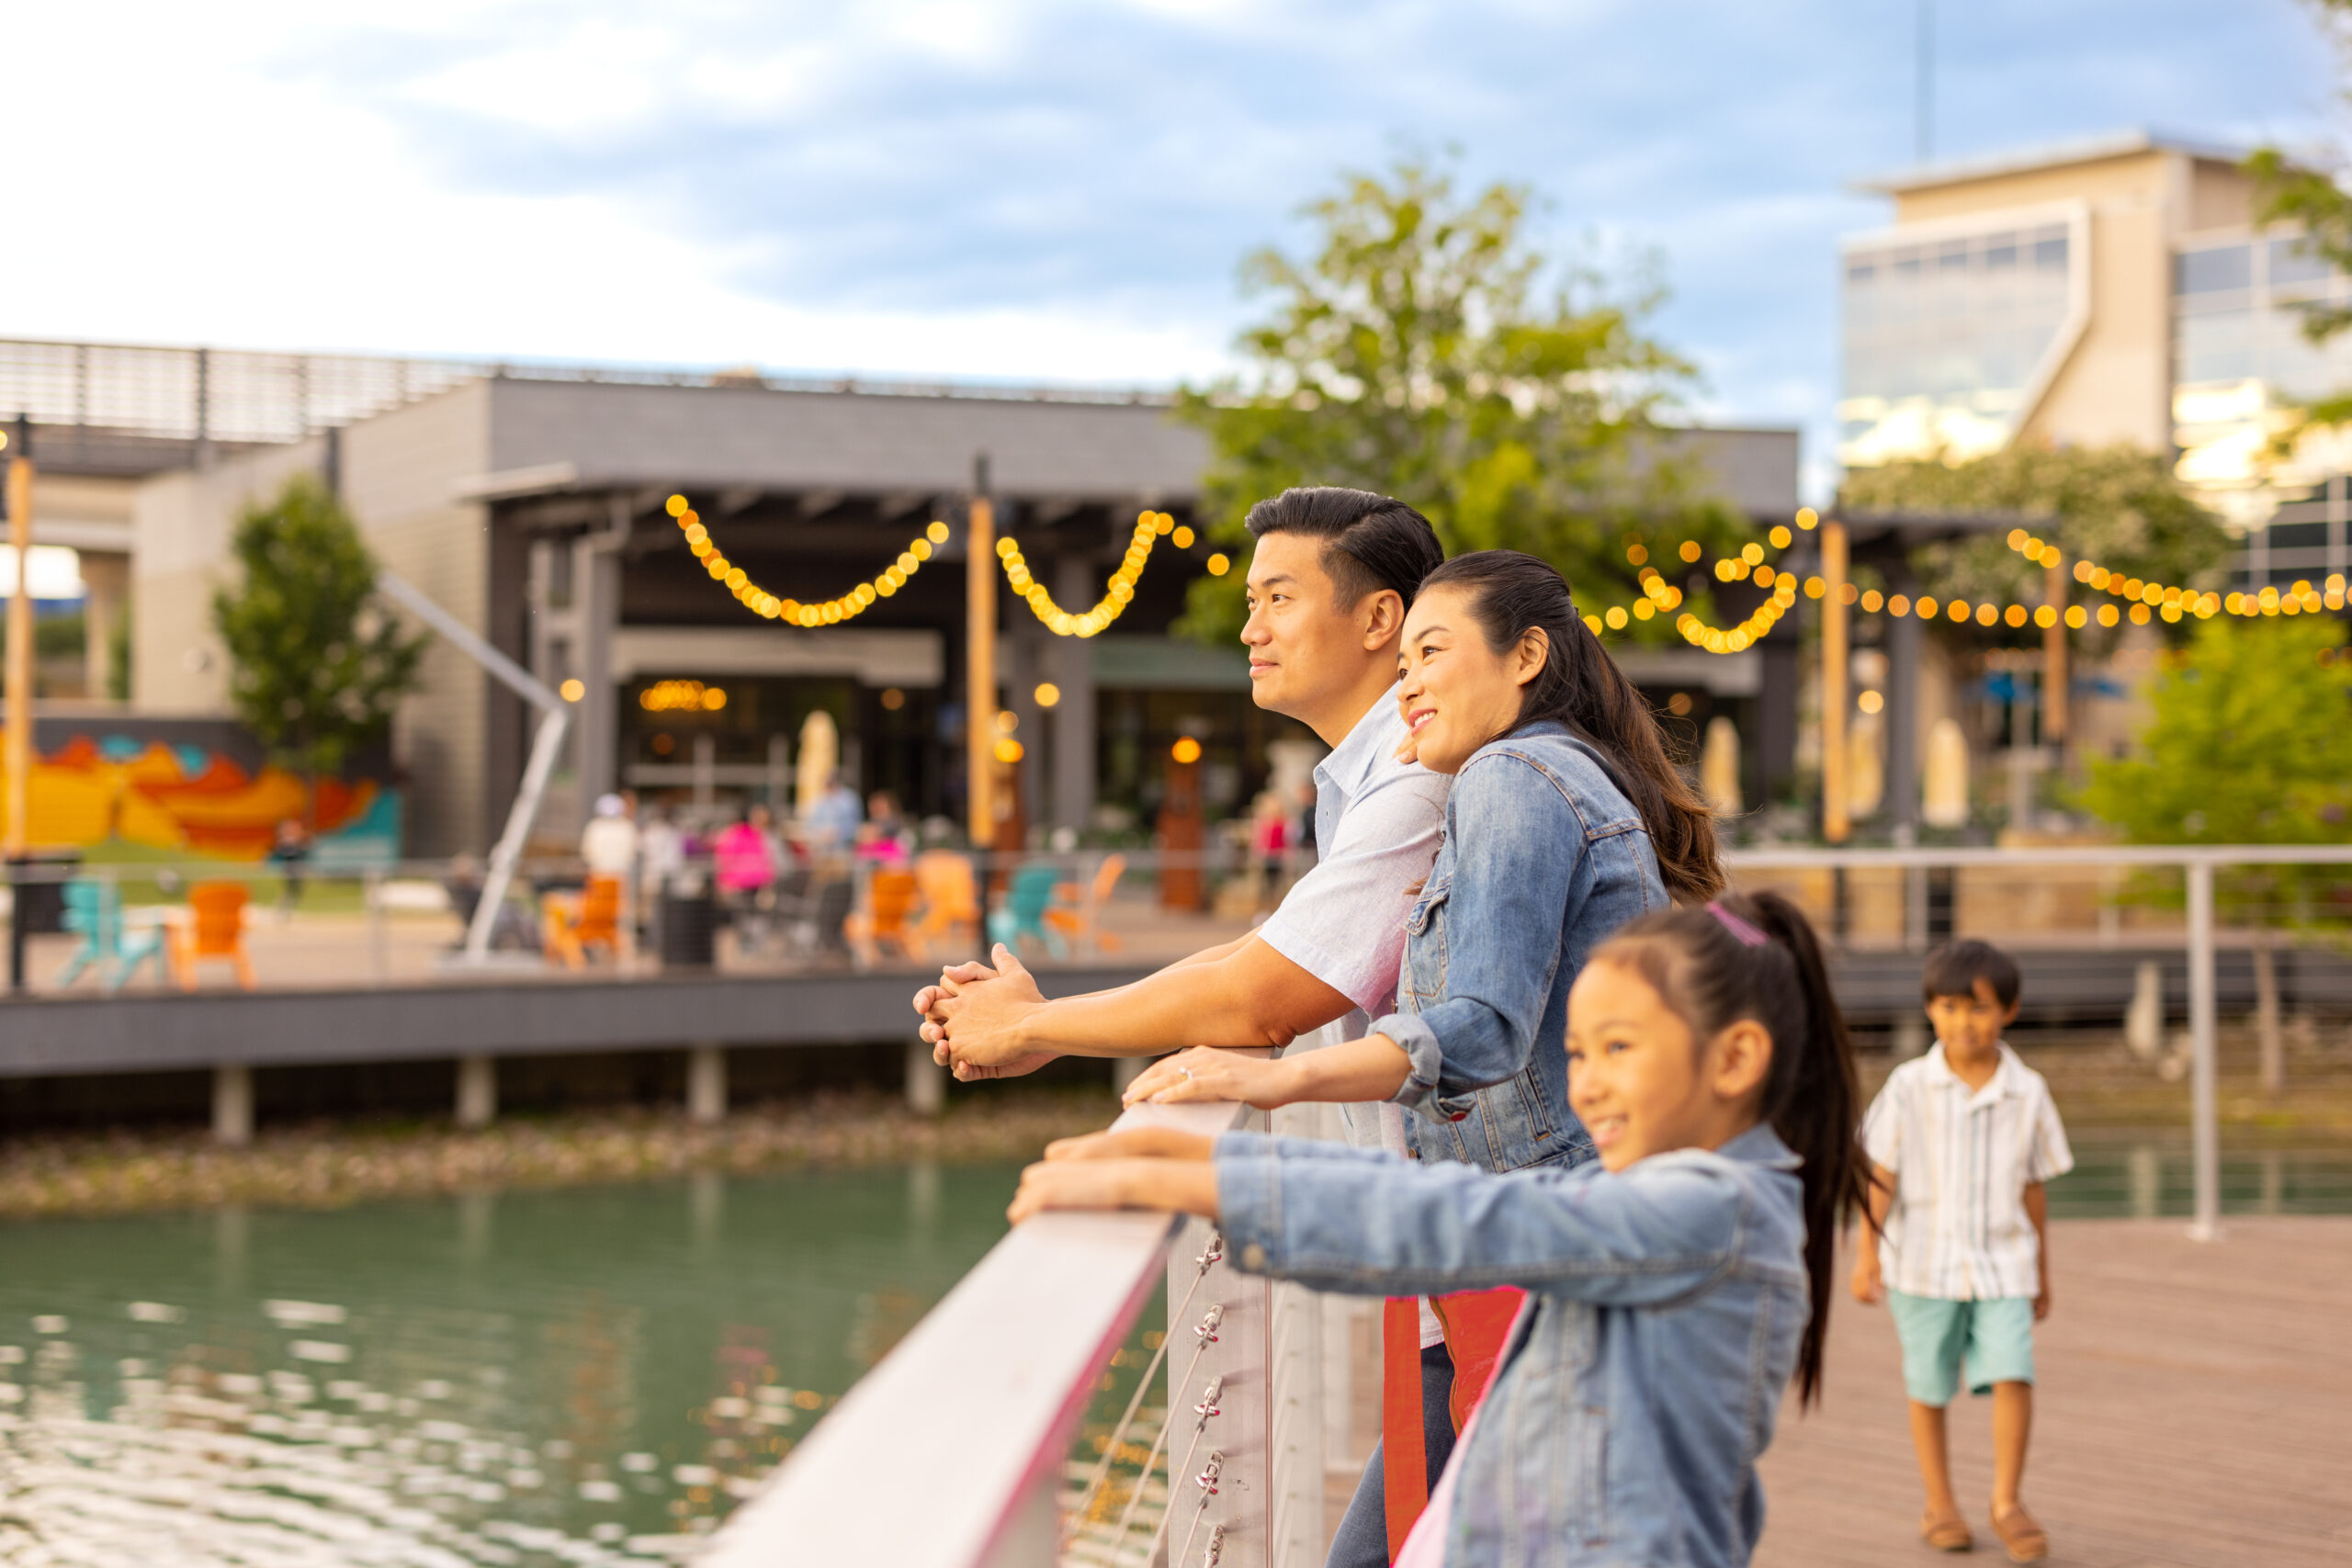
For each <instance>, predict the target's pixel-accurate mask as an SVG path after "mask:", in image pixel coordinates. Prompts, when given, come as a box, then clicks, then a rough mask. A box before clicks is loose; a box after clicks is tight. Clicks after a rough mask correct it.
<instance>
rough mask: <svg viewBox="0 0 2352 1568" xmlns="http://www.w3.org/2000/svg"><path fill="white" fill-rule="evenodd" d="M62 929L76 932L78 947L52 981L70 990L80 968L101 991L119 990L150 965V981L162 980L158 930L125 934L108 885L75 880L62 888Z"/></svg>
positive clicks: (164, 958)
mask: <svg viewBox="0 0 2352 1568" xmlns="http://www.w3.org/2000/svg"><path fill="white" fill-rule="evenodd" d="M64 892H65V929H66V930H67V931H74V932H77V933H79V935H80V936H81V938H82V945H81V946H79V947H77V948H75V949H74V954H73V956H72V957H70V958H68V959H67V960H66V961H65V967H64V968H62V969H61V970H59V971H58V975H57V983H58V984H59V985H60V986H70V985H72V984H73V983H74V981H76V980H78V979H80V978H81V977H82V972H83V971H84V970H85V969H96V971H97V976H98V986H99V988H100V989H102V990H107V991H119V990H120V989H122V987H123V985H124V983H125V982H126V981H128V980H129V979H130V977H131V976H133V975H135V974H137V973H138V972H139V966H140V965H141V964H144V963H146V962H147V961H148V960H149V959H151V958H152V959H153V960H154V963H155V977H156V978H157V979H158V980H164V979H168V978H169V977H170V971H169V968H168V964H169V958H168V955H167V954H166V953H164V929H163V928H162V927H161V926H150V927H148V928H147V929H146V930H144V931H132V932H129V933H127V934H126V932H125V931H124V930H123V925H122V894H121V891H120V890H119V889H118V888H117V887H116V886H115V885H114V884H113V883H111V882H97V881H92V880H89V879H86V878H76V879H75V880H74V881H72V882H69V883H67V884H66V885H65V888H64Z"/></svg>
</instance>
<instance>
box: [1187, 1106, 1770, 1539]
mask: <svg viewBox="0 0 2352 1568" xmlns="http://www.w3.org/2000/svg"><path fill="white" fill-rule="evenodd" d="M1796 1168H1797V1159H1796V1156H1793V1155H1792V1154H1791V1153H1790V1152H1789V1150H1788V1148H1787V1146H1786V1145H1783V1144H1782V1143H1781V1140H1780V1139H1779V1137H1777V1136H1776V1135H1775V1134H1773V1133H1772V1131H1771V1129H1770V1128H1769V1127H1763V1126H1758V1127H1755V1128H1751V1129H1750V1130H1748V1131H1747V1132H1746V1133H1744V1134H1740V1135H1739V1136H1738V1137H1736V1138H1734V1139H1733V1140H1732V1141H1731V1142H1729V1143H1727V1144H1725V1145H1724V1146H1723V1147H1722V1148H1720V1149H1717V1150H1713V1151H1712V1152H1710V1151H1707V1150H1702V1149H1685V1150H1679V1151H1678V1152H1676V1153H1673V1154H1666V1155H1656V1156H1651V1157H1650V1158H1648V1159H1645V1160H1642V1161H1640V1162H1639V1163H1637V1164H1635V1165H1634V1166H1632V1167H1630V1168H1627V1169H1626V1170H1625V1171H1623V1173H1622V1174H1617V1175H1611V1174H1610V1173H1609V1172H1608V1171H1606V1170H1604V1169H1602V1168H1600V1165H1599V1164H1598V1163H1588V1164H1584V1165H1580V1166H1577V1167H1575V1168H1569V1169H1563V1168H1556V1167H1554V1168H1544V1169H1540V1170H1525V1171H1519V1172H1515V1173H1513V1174H1510V1175H1507V1176H1493V1175H1488V1174H1487V1173H1485V1172H1482V1171H1476V1170H1472V1169H1469V1168H1466V1167H1464V1166H1462V1165H1460V1164H1453V1163H1448V1164H1439V1165H1419V1166H1416V1165H1409V1164H1406V1163H1404V1162H1402V1161H1399V1160H1397V1159H1396V1158H1395V1157H1394V1156H1389V1155H1387V1154H1385V1153H1383V1152H1381V1151H1379V1150H1367V1149H1355V1148H1350V1147H1348V1146H1346V1145H1340V1144H1327V1143H1316V1142H1311V1141H1306V1140H1299V1139H1287V1138H1285V1139H1272V1138H1266V1137H1261V1136H1259V1135H1257V1134H1248V1133H1228V1134H1226V1135H1225V1136H1224V1137H1222V1138H1220V1139H1218V1140H1217V1145H1216V1186H1217V1202H1218V1205H1219V1207H1220V1210H1221V1212H1222V1219H1221V1222H1220V1223H1221V1224H1222V1227H1223V1230H1224V1234H1225V1238H1226V1244H1227V1256H1229V1257H1231V1258H1234V1259H1235V1260H1236V1261H1237V1262H1238V1264H1239V1265H1240V1266H1241V1267H1242V1268H1244V1269H1250V1270H1253V1271H1256V1272H1260V1273H1265V1274H1271V1275H1273V1276H1275V1277H1277V1278H1280V1279H1287V1280H1298V1281H1299V1282H1300V1283H1302V1284H1305V1285H1308V1286H1311V1287H1312V1288H1314V1289H1316V1290H1320V1291H1344V1292H1352V1293H1360V1294H1378V1295H1438V1294H1443V1293H1445V1292H1452V1291H1464V1290H1482V1289H1487V1288H1490V1287H1492V1286H1496V1285H1517V1286H1519V1287H1520V1288H1521V1289H1523V1290H1525V1291H1527V1292H1529V1298H1528V1307H1527V1309H1526V1310H1524V1311H1522V1312H1521V1314H1520V1317H1519V1320H1518V1322H1517V1324H1516V1325H1514V1326H1513V1329H1512V1332H1511V1337H1510V1343H1509V1344H1508V1345H1506V1346H1505V1347H1504V1349H1503V1356H1502V1359H1501V1360H1500V1361H1499V1362H1498V1369H1499V1370H1498V1372H1497V1375H1496V1378H1495V1381H1494V1382H1493V1383H1491V1384H1490V1385H1489V1386H1488V1389H1487V1397H1486V1401H1485V1403H1484V1404H1481V1405H1480V1406H1479V1407H1478V1417H1477V1426H1476V1430H1475V1433H1474V1435H1473V1436H1472V1438H1471V1440H1470V1441H1469V1442H1468V1443H1467V1444H1466V1445H1464V1447H1462V1448H1460V1449H1457V1450H1455V1451H1454V1455H1453V1464H1454V1465H1455V1466H1456V1467H1458V1473H1457V1475H1456V1476H1455V1479H1454V1493H1453V1513H1452V1515H1451V1516H1450V1517H1448V1519H1447V1521H1446V1532H1445V1562H1446V1564H1447V1568H1468V1565H1470V1564H1477V1565H1480V1568H1519V1565H1521V1564H1524V1565H1528V1568H1536V1565H1542V1568H1685V1565H1688V1568H1730V1565H1733V1564H1739V1563H1745V1562H1747V1560H1748V1556H1749V1553H1750V1552H1751V1551H1753V1550H1754V1549H1755V1545H1756V1540H1757V1538H1758V1535H1760V1534H1761V1533H1762V1531H1763V1529H1764V1495H1763V1492H1762V1490H1761V1487H1760V1485H1759V1483H1758V1480H1757V1476H1756V1460H1757V1456H1758V1455H1759V1454H1761V1453H1762V1452H1763V1451H1764V1448H1765V1445H1766V1444H1768V1443H1769V1442H1770V1441H1771V1438H1772V1423H1773V1419H1774V1417H1775V1416H1776V1415H1777V1414H1778V1412H1779V1409H1780V1404H1781V1390H1782V1389H1783V1388H1785V1387H1786V1386H1787V1385H1788V1382H1789V1378H1790V1375H1791V1373H1792V1371H1793V1370H1794V1368H1795V1366H1796V1358H1797V1346H1798V1341H1799V1339H1800V1338H1801V1337H1802V1336H1803V1334H1804V1325H1805V1320H1806V1317H1807V1315H1808V1314H1809V1313H1810V1312H1811V1293H1810V1292H1809V1290H1808V1288H1807V1286H1806V1280H1805V1271H1804V1208H1803V1196H1802V1189H1801V1186H1800V1183H1799V1181H1798V1179H1797V1174H1796Z"/></svg>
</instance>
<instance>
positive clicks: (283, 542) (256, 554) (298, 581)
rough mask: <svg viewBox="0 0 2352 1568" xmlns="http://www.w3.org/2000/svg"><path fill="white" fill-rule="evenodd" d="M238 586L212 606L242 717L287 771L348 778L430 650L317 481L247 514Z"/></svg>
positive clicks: (237, 538)
mask: <svg viewBox="0 0 2352 1568" xmlns="http://www.w3.org/2000/svg"><path fill="white" fill-rule="evenodd" d="M229 548H230V553H231V554H232V555H233V556H234V557H235V558H236V561H237V565H238V567H239V569H240V581H238V582H237V584H236V585H235V587H234V588H233V589H226V588H224V589H221V590H220V591H219V592H215V593H214V594H213V596H212V624H213V626H214V628H215V629H216V630H217V631H218V632H219V633H220V640H221V642H222V643H223V644H224V645H226V647H227V648H228V650H229V660H230V664H231V669H230V674H229V696H230V700H231V701H232V703H233V704H234V705H236V710H237V716H238V717H240V718H242V719H243V721H244V722H245V725H246V726H247V728H251V729H252V730H253V732H254V735H255V736H256V737H258V738H259V739H260V740H261V742H262V744H263V745H265V746H266V747H267V748H268V749H269V750H270V752H271V754H272V755H273V756H274V757H276V758H277V760H279V761H282V762H285V763H286V764H288V766H291V767H294V768H297V769H299V770H300V771H301V772H303V773H307V774H309V775H311V777H313V778H315V777H318V776H320V775H322V774H328V773H336V772H339V771H340V770H341V769H342V767H343V765H344V764H345V762H346V761H348V760H349V759H350V756H351V753H352V752H353V751H354V750H356V749H358V748H359V747H361V746H364V745H366V744H367V743H368V742H369V741H371V740H374V739H378V738H379V737H381V736H382V735H383V734H384V733H385V731H386V729H387V728H389V727H390V724H391V717H392V709H393V707H394V706H395V705H397V704H398V703H399V701H400V699H401V696H402V695H403V694H405V693H407V692H409V691H411V690H413V688H414V686H415V683H416V665H417V660H419V659H421V658H423V657H424V646H425V642H426V639H425V638H424V637H408V636H406V635H404V634H403V633H402V631H401V626H400V623H399V622H398V621H397V620H395V619H394V618H393V617H392V616H391V615H390V613H389V612H388V611H387V610H386V609H385V608H384V606H383V605H382V604H380V603H379V601H378V599H377V596H376V560H375V558H374V556H372V555H371V554H370V553H369V552H368V547H367V545H366V544H365V543H363V542H362V541H361V539H360V537H359V530H358V529H357V528H356V527H354V526H353V525H352V522H351V517H350V514H349V513H346V512H345V511H344V509H343V507H342V504H341V503H340V502H337V501H336V500H335V499H334V496H332V495H330V494H329V493H328V492H327V490H326V487H325V486H323V485H322V484H321V483H320V482H319V481H318V480H317V479H313V478H311V476H309V475H307V474H305V475H299V476H297V477H296V478H294V479H289V480H288V481H287V484H286V488H285V489H284V490H282V491H279V492H278V495H277V500H275V501H273V502H270V503H268V504H267V505H266V506H263V505H255V506H250V507H248V508H247V509H246V510H245V513H244V514H243V516H242V517H241V518H239V520H238V523H237V528H236V532H235V534H234V535H233V536H232V537H231V539H230V543H229Z"/></svg>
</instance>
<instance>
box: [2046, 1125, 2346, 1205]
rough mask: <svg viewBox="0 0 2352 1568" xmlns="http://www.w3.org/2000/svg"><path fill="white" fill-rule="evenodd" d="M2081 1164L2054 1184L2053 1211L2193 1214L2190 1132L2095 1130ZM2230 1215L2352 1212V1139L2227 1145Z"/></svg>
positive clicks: (2225, 1189) (2085, 1140)
mask: <svg viewBox="0 0 2352 1568" xmlns="http://www.w3.org/2000/svg"><path fill="white" fill-rule="evenodd" d="M2073 1143H2074V1148H2075V1168H2074V1169H2073V1170H2072V1171H2071V1172H2069V1173H2068V1174H2067V1175H2065V1176H2063V1177H2061V1178H2059V1179H2057V1180H2056V1181H2053V1182H2052V1183H2051V1184H2050V1212H2051V1213H2052V1214H2056V1215H2060V1216H2063V1217H2066V1218H2073V1219H2113V1218H2120V1217H2123V1216H2127V1215H2128V1216H2129V1217H2131V1218H2133V1219H2141V1220H2153V1219H2165V1218H2180V1217H2184V1216H2186V1215H2188V1213H2190V1211H2191V1208H2192V1207H2193V1205H2194V1203H2195V1201H2196V1198H2195V1180H2196V1178H2195V1169H2194V1166H2193V1163H2192V1161H2191V1158H2190V1154H2189V1145H2188V1134H2187V1133H2186V1132H2185V1131H2184V1132H2180V1133H2172V1132H2165V1133H2116V1132H2109V1131H2107V1130H2104V1129H2098V1130H2088V1131H2086V1132H2084V1133H2082V1134H2079V1135H2077V1136H2075V1138H2074V1139H2073ZM2221 1177H2222V1213H2225V1214H2347V1213H2352V1143H2346V1142H2341V1141H2339V1142H2335V1143H2325V1144H2316V1143H2314V1144H2301V1143H2299V1144H2290V1145H2263V1146H2256V1147H2228V1146H2225V1147H2224V1148H2223V1149H2222V1169H2221Z"/></svg>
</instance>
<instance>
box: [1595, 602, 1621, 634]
mask: <svg viewBox="0 0 2352 1568" xmlns="http://www.w3.org/2000/svg"><path fill="white" fill-rule="evenodd" d="M1600 618H1601V619H1602V620H1603V621H1606V622H1607V623H1608V624H1609V629H1610V630H1611V631H1612V632H1622V631H1623V630H1624V629H1625V611H1624V607H1623V605H1618V604H1611V605H1610V606H1609V613H1608V614H1607V615H1603V616H1601V617H1600Z"/></svg>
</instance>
